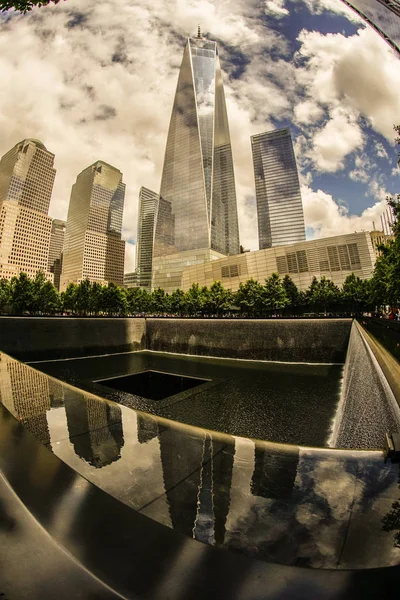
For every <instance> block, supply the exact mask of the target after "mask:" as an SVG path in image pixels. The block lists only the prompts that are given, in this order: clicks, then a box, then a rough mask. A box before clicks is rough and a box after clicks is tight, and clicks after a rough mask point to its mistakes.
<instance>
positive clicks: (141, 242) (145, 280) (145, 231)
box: [136, 187, 159, 288]
mask: <svg viewBox="0 0 400 600" xmlns="http://www.w3.org/2000/svg"><path fill="white" fill-rule="evenodd" d="M158 200H159V195H158V194H156V193H155V192H152V191H151V190H149V189H147V188H145V187H142V188H141V189H140V193H139V216H138V233H137V250H136V263H137V264H136V270H137V285H139V286H140V287H146V288H151V274H152V262H153V238H154V221H155V217H156V212H157V209H158Z"/></svg>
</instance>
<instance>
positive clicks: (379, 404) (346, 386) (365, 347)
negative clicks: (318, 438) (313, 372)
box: [328, 321, 400, 449]
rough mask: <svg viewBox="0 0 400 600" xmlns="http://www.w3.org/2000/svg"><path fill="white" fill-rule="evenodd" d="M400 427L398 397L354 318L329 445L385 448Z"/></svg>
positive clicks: (333, 446)
mask: <svg viewBox="0 0 400 600" xmlns="http://www.w3.org/2000/svg"><path fill="white" fill-rule="evenodd" d="M399 430H400V408H399V406H398V404H397V402H396V398H395V396H394V395H393V392H392V390H391V388H390V386H389V384H388V382H387V380H386V377H385V376H384V374H383V372H382V369H381V367H380V366H379V364H378V362H377V360H376V358H375V356H374V354H373V353H372V351H371V348H370V346H369V344H368V343H367V340H366V338H365V335H364V333H363V331H362V329H361V327H360V325H359V324H358V323H357V321H353V325H352V328H351V333H350V340H349V347H348V351H347V357H346V363H345V368H344V375H343V385H342V391H341V397H340V401H339V404H338V408H337V412H336V415H335V418H334V421H333V425H332V434H331V436H330V439H329V442H328V443H329V446H331V447H332V448H361V449H362V448H366V449H367V448H368V449H371V448H382V446H383V440H384V436H385V433H393V432H398V431H399Z"/></svg>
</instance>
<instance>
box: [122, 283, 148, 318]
mask: <svg viewBox="0 0 400 600" xmlns="http://www.w3.org/2000/svg"><path fill="white" fill-rule="evenodd" d="M126 302H127V311H128V313H129V314H130V315H137V314H141V313H147V312H149V311H150V310H151V294H149V292H148V291H147V290H146V289H145V288H139V287H134V288H129V289H128V290H126Z"/></svg>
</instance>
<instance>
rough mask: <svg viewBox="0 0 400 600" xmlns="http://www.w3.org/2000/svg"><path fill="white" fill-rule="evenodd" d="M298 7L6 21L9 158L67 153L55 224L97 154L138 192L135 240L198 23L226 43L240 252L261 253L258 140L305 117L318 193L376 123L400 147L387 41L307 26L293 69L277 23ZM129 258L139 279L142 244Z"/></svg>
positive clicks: (107, 11) (233, 3) (114, 9)
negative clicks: (322, 179) (19, 153)
mask: <svg viewBox="0 0 400 600" xmlns="http://www.w3.org/2000/svg"><path fill="white" fill-rule="evenodd" d="M307 4H308V6H309V7H311V8H310V10H312V11H314V13H318V11H320V12H323V11H326V10H333V8H327V7H329V6H330V2H328V1H327V0H324V1H323V2H322V1H321V0H318V2H316V1H315V0H307ZM333 4H334V6H335V7H339V8H340V10H339V8H338V10H336V12H342V11H344V13H343V14H345V13H346V11H347V12H349V11H348V9H347V8H346V7H345V6H344V5H342V3H340V2H338V1H337V0H334V2H333ZM333 4H332V7H333ZM288 7H289V8H290V10H291V9H292V6H291V4H289V3H287V2H286V3H285V2H284V1H283V0H270V1H268V2H266V3H264V4H263V3H259V1H258V0H225V2H217V1H215V2H212V1H211V0H210V1H209V0H193V2H190V3H188V2H185V1H184V0H154V1H153V2H152V3H143V2H139V0H136V1H135V0H86V2H84V3H82V2H81V0H68V2H65V3H64V2H63V3H59V4H58V5H57V6H54V7H51V6H49V7H46V9H42V10H35V11H33V12H32V13H30V14H28V15H25V16H21V15H16V14H12V15H11V16H8V17H7V19H5V20H2V24H1V28H0V69H1V73H2V85H1V86H0V127H1V131H2V137H1V140H0V154H4V153H5V152H7V151H8V150H9V149H10V148H11V147H12V146H13V145H15V144H16V143H17V142H18V141H19V140H21V139H24V138H26V137H35V138H39V139H41V140H42V141H43V142H44V143H45V145H46V146H47V148H48V149H49V150H50V151H51V152H54V153H55V155H56V161H55V166H56V169H57V176H56V182H55V187H54V193H53V199H52V203H51V207H50V214H51V215H52V216H54V217H57V218H66V215H67V208H68V203H69V197H70V190H71V186H72V184H73V183H74V181H75V179H76V176H77V175H78V173H80V172H81V171H82V170H83V169H84V168H86V167H87V166H88V165H90V164H91V163H93V162H95V161H96V160H99V159H101V160H104V161H106V162H108V163H110V164H112V165H113V166H115V167H117V168H118V169H120V170H121V171H122V172H123V175H124V181H125V183H126V185H127V188H126V190H127V191H126V198H125V209H124V222H123V236H124V238H125V239H127V240H131V241H132V240H135V239H136V221H137V206H138V195H139V190H140V187H141V186H142V185H144V186H146V187H148V188H150V189H153V190H155V191H158V190H159V186H160V179H161V171H162V164H163V158H164V152H165V143H166V138H167V132H168V125H169V119H170V115H171V109H172V103H173V98H174V93H175V88H176V83H177V78H178V71H179V67H180V63H181V59H182V52H183V46H184V43H185V37H186V36H188V35H190V34H191V35H193V34H195V33H196V30H197V24H198V23H200V24H201V27H202V31H203V32H204V33H205V34H208V36H209V37H211V38H214V39H217V40H218V41H219V42H220V44H219V48H220V56H221V62H222V68H223V71H224V84H225V93H226V98H227V109H228V116H229V123H230V130H231V138H232V149H233V155H234V161H235V174H236V185H237V197H238V211H239V219H240V234H241V243H242V244H243V245H244V246H245V247H248V248H251V249H254V248H256V247H257V245H258V238H257V227H256V210H255V200H254V177H253V166H252V157H251V146H250V135H252V134H255V133H260V132H262V131H266V130H270V129H273V128H274V126H275V124H276V123H279V122H282V121H286V122H294V123H295V124H296V125H297V126H298V127H299V128H300V130H301V133H300V135H298V136H297V139H296V155H297V159H298V163H299V167H300V168H301V169H302V173H301V177H302V180H303V181H304V182H305V183H306V184H307V185H306V187H307V189H309V186H310V185H311V183H312V174H313V172H314V170H319V171H328V172H335V171H336V170H343V168H344V167H346V165H347V162H346V161H349V162H350V161H351V160H352V157H353V156H354V155H357V154H359V153H360V149H361V148H362V147H363V143H364V140H365V123H369V124H370V126H371V127H372V128H374V129H375V130H376V131H378V132H380V133H382V134H383V135H385V136H386V137H387V139H391V138H392V137H393V130H392V125H393V123H394V122H396V121H397V116H398V114H400V99H398V98H397V95H396V87H395V85H394V83H393V82H396V81H398V79H399V75H400V70H399V69H400V67H399V64H398V59H397V58H396V61H397V62H395V58H394V55H393V53H392V52H391V50H390V49H389V47H387V48H386V46H385V43H384V42H383V40H381V39H380V38H379V36H378V35H377V34H376V33H375V32H373V31H370V30H367V29H362V28H361V27H360V29H359V32H358V34H357V35H354V36H351V37H345V36H343V35H340V34H335V35H323V34H321V33H319V32H317V31H307V30H306V29H304V30H303V31H302V32H301V33H300V35H299V37H298V44H299V46H300V48H299V50H298V52H297V54H296V55H295V57H294V60H293V56H292V50H291V44H290V43H289V42H288V40H287V39H286V38H285V37H284V36H283V35H282V33H280V32H279V31H278V30H274V29H273V27H272V25H273V24H274V23H276V19H268V20H267V22H266V18H265V12H266V11H267V12H268V11H269V14H272V13H274V16H276V17H279V16H280V15H282V16H284V15H285V14H286V12H285V11H287V10H288V9H289V8H288ZM350 12H351V11H350ZM352 14H353V15H354V14H355V13H352ZM357 19H358V17H357ZM271 22H272V23H271ZM354 22H356V21H354ZM353 55H354V56H353ZM235 57H236V59H237V62H239V63H240V65H239V66H240V68H238V65H237V64H233V63H234V61H232V60H231V59H235ZM355 82H356V83H355ZM369 85H370V86H371V87H372V89H371V90H369V89H366V88H367V87H368V86H369ZM377 91H378V93H376V92H377ZM16 115H18V118H16ZM377 152H378V150H377ZM378 156H379V154H378ZM351 164H353V163H351ZM357 168H358V167H356V166H355V167H354V168H353V169H352V170H353V171H356V170H357ZM358 170H359V172H360V169H358ZM360 173H361V172H360ZM360 173H359V174H358V175H354V174H353V175H354V176H356V177H357V176H359V177H361V174H360ZM311 191H312V190H311ZM315 193H316V194H319V192H315ZM322 193H323V192H322ZM316 202H317V199H316ZM332 202H333V199H332ZM317 204H318V202H317ZM316 226H317V225H316ZM126 254H127V264H126V270H131V269H132V268H133V265H134V256H133V254H134V249H133V248H132V244H130V245H128V244H127V250H126Z"/></svg>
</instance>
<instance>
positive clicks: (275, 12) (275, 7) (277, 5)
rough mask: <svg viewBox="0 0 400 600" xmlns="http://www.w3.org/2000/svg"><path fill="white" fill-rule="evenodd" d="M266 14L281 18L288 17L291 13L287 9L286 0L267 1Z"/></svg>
mask: <svg viewBox="0 0 400 600" xmlns="http://www.w3.org/2000/svg"><path fill="white" fill-rule="evenodd" d="M265 13H266V14H267V15H272V16H273V17H278V18H279V17H284V16H285V15H288V14H289V11H288V9H287V8H285V0H266V1H265Z"/></svg>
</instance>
